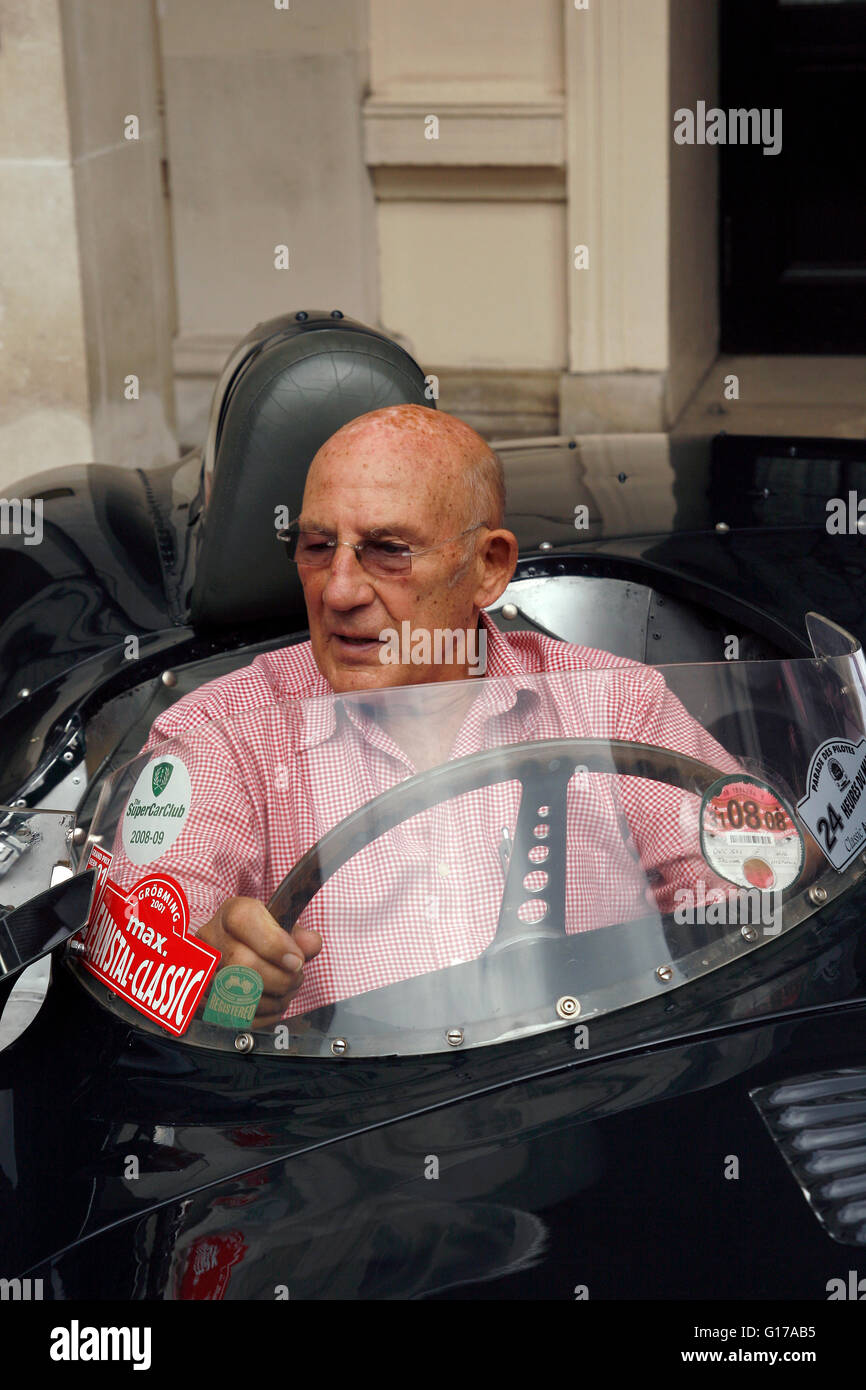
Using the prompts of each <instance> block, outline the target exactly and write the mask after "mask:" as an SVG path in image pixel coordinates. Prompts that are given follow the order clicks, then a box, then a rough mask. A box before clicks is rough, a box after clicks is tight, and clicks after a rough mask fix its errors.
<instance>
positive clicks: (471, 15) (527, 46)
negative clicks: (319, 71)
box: [370, 0, 563, 109]
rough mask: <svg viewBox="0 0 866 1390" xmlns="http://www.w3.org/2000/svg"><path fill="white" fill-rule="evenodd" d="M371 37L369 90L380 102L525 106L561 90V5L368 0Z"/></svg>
mask: <svg viewBox="0 0 866 1390" xmlns="http://www.w3.org/2000/svg"><path fill="white" fill-rule="evenodd" d="M370 34H371V40H372V42H371V50H370V80H371V88H372V90H373V92H374V93H375V94H376V95H377V96H378V97H380V98H382V99H384V100H389V101H401V100H407V101H412V102H422V103H423V102H428V103H429V101H431V100H432V101H433V102H434V103H435V102H436V101H444V102H449V101H469V100H471V101H477V102H481V101H483V102H499V101H509V102H526V101H539V100H543V99H544V98H546V97H550V96H555V95H558V94H560V93H561V92H562V90H563V73H562V5H561V0H471V3H467V0H437V3H436V4H430V3H429V0H370ZM431 109H434V108H431Z"/></svg>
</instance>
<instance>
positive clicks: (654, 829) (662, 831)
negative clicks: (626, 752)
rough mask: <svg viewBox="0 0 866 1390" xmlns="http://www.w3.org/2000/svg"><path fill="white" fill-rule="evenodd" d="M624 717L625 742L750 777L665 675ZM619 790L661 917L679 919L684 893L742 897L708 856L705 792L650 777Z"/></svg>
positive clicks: (623, 783)
mask: <svg viewBox="0 0 866 1390" xmlns="http://www.w3.org/2000/svg"><path fill="white" fill-rule="evenodd" d="M621 710H622V712H621V722H620V729H619V732H618V737H619V738H622V739H625V740H627V741H628V742H630V743H646V744H649V745H651V746H653V747H655V748H669V749H671V750H672V751H674V752H677V753H684V754H685V755H686V756H687V757H689V758H695V759H697V760H698V761H699V762H702V763H707V764H709V766H710V767H712V768H716V769H718V773H719V776H722V775H724V774H725V773H732V774H736V773H741V772H742V771H743V769H742V768H741V767H740V765H739V764H738V763H737V761H736V759H735V758H733V757H732V756H731V755H730V753H728V752H726V750H725V749H724V748H723V747H722V746H721V744H719V743H717V742H716V740H715V739H714V738H713V737H712V735H711V734H709V733H707V731H706V729H704V728H703V726H702V725H701V724H699V723H698V721H697V720H696V719H694V718H693V717H692V715H690V714H689V713H688V711H687V710H686V709H685V707H684V706H683V705H682V704H681V702H680V701H679V700H678V699H677V697H676V696H675V695H674V694H672V692H671V691H670V690H669V689H668V687H667V684H666V683H665V681H664V678H663V677H662V675H661V674H660V673H659V672H655V671H648V672H647V675H646V677H645V679H644V680H642V681H641V682H640V683H639V685H636V686H635V687H633V690H632V692H631V695H630V697H626V698H625V699H624V700H623V703H622V707H621ZM619 790H620V796H621V798H622V805H623V810H624V811H625V814H626V818H627V820H628V824H629V828H630V830H631V834H632V838H633V840H634V843H635V848H636V850H637V853H638V857H639V859H640V862H641V865H642V867H643V870H644V872H645V873H646V875H647V879H648V882H649V883H651V884H652V885H653V887H654V891H655V897H656V902H657V904H658V907H659V910H660V911H661V912H665V913H667V912H672V911H673V910H674V907H675V906H676V905H677V903H678V902H681V901H682V896H681V892H682V890H684V889H685V890H687V891H688V892H689V894H690V895H693V896H692V897H691V900H692V901H693V902H695V903H700V902H701V901H710V900H713V899H717V898H719V897H720V896H723V895H727V894H729V893H731V892H732V891H735V890H734V886H733V885H732V884H731V883H728V882H727V881H726V880H724V879H722V878H720V877H719V876H718V875H717V874H715V873H714V872H713V870H712V869H711V868H710V866H709V864H708V863H707V861H706V860H705V859H704V857H703V855H702V854H701V849H700V843H701V842H700V807H701V796H700V794H699V793H696V792H691V791H688V790H686V789H685V788H684V787H675V786H670V785H668V784H667V783H664V782H656V781H654V780H652V779H651V778H647V777H623V778H621V779H620V788H619ZM678 895H679V896H678Z"/></svg>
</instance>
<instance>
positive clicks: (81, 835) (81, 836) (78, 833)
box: [72, 825, 87, 845]
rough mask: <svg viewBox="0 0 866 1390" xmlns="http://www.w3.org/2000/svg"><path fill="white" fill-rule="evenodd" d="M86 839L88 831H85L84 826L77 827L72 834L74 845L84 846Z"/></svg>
mask: <svg viewBox="0 0 866 1390" xmlns="http://www.w3.org/2000/svg"><path fill="white" fill-rule="evenodd" d="M86 839H87V831H86V830H85V829H84V826H83V825H76V827H75V829H74V830H73V832H72V843H73V844H74V845H83V844H84V841H85V840H86Z"/></svg>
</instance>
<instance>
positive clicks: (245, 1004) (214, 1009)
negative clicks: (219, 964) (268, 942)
mask: <svg viewBox="0 0 866 1390" xmlns="http://www.w3.org/2000/svg"><path fill="white" fill-rule="evenodd" d="M261 997H262V977H261V975H260V974H259V973H258V971H257V970H250V968H249V966H246V965H224V966H223V968H222V970H218V971H217V974H216V978H215V979H214V982H213V985H212V986H211V992H210V994H209V995H208V1001H207V1003H206V1004H205V1006H204V1014H203V1015H202V1017H203V1019H204V1022H205V1023H219V1024H221V1025H222V1026H223V1027H224V1028H245V1027H247V1026H248V1025H249V1024H250V1023H252V1021H253V1019H254V1018H255V1014H256V1009H257V1008H258V1004H259V1000H260V999H261Z"/></svg>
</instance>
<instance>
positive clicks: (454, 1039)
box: [445, 1028, 463, 1047]
mask: <svg viewBox="0 0 866 1390" xmlns="http://www.w3.org/2000/svg"><path fill="white" fill-rule="evenodd" d="M445 1038H446V1040H447V1042H448V1043H450V1045H451V1046H452V1047H459V1046H460V1044H461V1043H462V1041H463V1029H462V1028H449V1029H448V1032H447V1033H446V1034H445Z"/></svg>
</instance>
